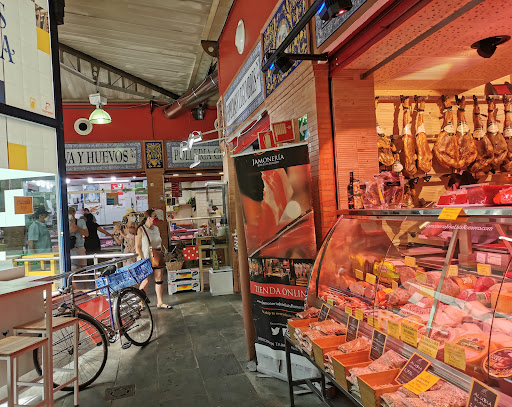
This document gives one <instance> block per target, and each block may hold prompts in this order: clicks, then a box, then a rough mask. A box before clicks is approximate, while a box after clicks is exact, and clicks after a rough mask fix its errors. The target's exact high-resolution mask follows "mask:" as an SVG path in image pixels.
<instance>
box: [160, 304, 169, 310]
mask: <svg viewBox="0 0 512 407" xmlns="http://www.w3.org/2000/svg"><path fill="white" fill-rule="evenodd" d="M156 307H157V308H160V309H172V305H167V304H160V305H157V306H156Z"/></svg>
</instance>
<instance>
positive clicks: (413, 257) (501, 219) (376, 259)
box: [307, 208, 512, 405]
mask: <svg viewBox="0 0 512 407" xmlns="http://www.w3.org/2000/svg"><path fill="white" fill-rule="evenodd" d="M457 212H458V211H455V212H453V211H452V212H451V213H447V212H446V211H445V212H442V211H441V209H415V210H382V211H364V210H346V211H340V213H339V214H340V215H341V216H340V218H339V220H338V221H337V223H336V225H335V226H334V227H333V228H332V230H331V231H330V232H329V234H328V236H327V237H326V239H325V241H324V243H323V245H322V248H321V249H320V251H319V253H318V256H317V260H316V263H315V265H314V268H313V272H312V274H311V278H310V282H309V290H308V297H307V303H308V306H310V307H311V306H315V307H318V308H320V307H321V306H322V304H324V303H325V304H326V305H328V306H329V307H330V314H329V315H330V316H331V317H334V318H336V319H338V320H340V321H341V322H343V323H346V321H347V317H348V314H353V315H354V316H356V310H359V311H357V314H358V315H359V318H361V315H362V320H363V321H362V322H361V323H360V329H359V333H360V334H362V335H366V336H369V337H371V332H372V329H373V327H375V328H377V329H379V330H380V331H382V332H384V333H387V335H388V343H387V347H388V348H391V349H393V350H395V351H397V352H399V353H400V354H402V355H403V356H405V357H407V358H409V357H410V356H411V355H412V354H413V353H414V352H418V351H420V352H421V354H422V355H423V356H424V357H426V358H428V359H429V360H430V361H431V362H432V365H431V371H432V372H433V373H435V374H437V375H439V376H440V377H442V378H444V379H445V380H447V381H449V382H451V383H454V384H457V385H458V386H459V387H461V388H462V389H464V390H467V391H469V389H470V386H471V381H472V378H476V379H478V380H480V381H482V382H484V383H486V384H488V385H489V386H491V387H493V388H495V389H498V390H499V391H500V392H502V395H501V396H500V405H501V404H502V403H503V402H506V403H508V404H506V405H512V397H511V396H512V272H511V270H510V264H511V255H512V246H511V242H512V208H510V209H509V208H471V209H466V210H465V212H464V211H462V212H459V213H457ZM440 218H441V219H440ZM443 218H446V219H450V218H452V219H453V220H446V219H445V220H442V219H443Z"/></svg>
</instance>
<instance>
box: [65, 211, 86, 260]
mask: <svg viewBox="0 0 512 407" xmlns="http://www.w3.org/2000/svg"><path fill="white" fill-rule="evenodd" d="M68 216H69V236H70V245H71V256H81V255H84V254H85V240H84V237H87V236H89V231H88V230H87V225H86V223H85V220H84V219H76V217H75V216H76V209H75V208H74V207H72V206H70V207H69V208H68ZM86 265H87V262H86V259H71V268H72V270H76V269H78V268H82V267H85V266H86Z"/></svg>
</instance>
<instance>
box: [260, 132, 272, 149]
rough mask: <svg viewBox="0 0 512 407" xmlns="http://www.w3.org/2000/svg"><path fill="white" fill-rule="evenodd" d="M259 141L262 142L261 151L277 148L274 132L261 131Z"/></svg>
mask: <svg viewBox="0 0 512 407" xmlns="http://www.w3.org/2000/svg"><path fill="white" fill-rule="evenodd" d="M258 140H259V142H260V150H263V149H265V148H272V147H277V144H276V140H275V138H274V133H273V132H272V130H267V131H260V132H259V133H258Z"/></svg>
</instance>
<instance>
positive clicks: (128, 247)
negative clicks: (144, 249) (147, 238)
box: [113, 208, 137, 266]
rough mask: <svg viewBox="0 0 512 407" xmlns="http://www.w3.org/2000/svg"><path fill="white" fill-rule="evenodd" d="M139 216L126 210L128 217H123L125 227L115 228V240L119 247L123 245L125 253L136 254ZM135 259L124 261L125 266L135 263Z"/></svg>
mask: <svg viewBox="0 0 512 407" xmlns="http://www.w3.org/2000/svg"><path fill="white" fill-rule="evenodd" d="M136 220H137V216H136V213H135V211H134V210H133V209H132V208H130V209H127V210H126V215H125V216H124V217H123V225H116V227H115V228H114V235H113V237H114V240H115V241H116V243H117V244H118V245H121V248H122V250H123V253H136V249H135V235H136V234H137V223H136ZM135 261H136V260H135V259H128V260H125V261H124V265H125V266H126V265H128V264H132V263H135Z"/></svg>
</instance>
